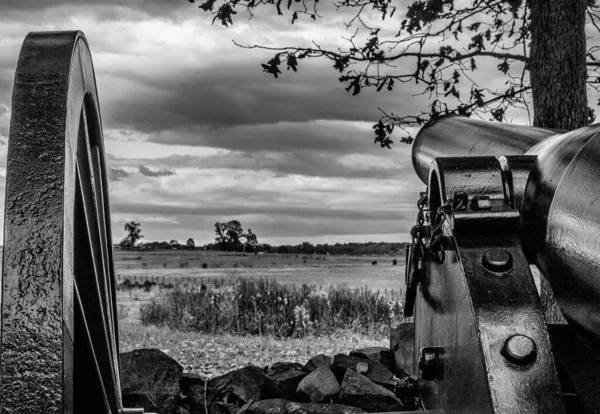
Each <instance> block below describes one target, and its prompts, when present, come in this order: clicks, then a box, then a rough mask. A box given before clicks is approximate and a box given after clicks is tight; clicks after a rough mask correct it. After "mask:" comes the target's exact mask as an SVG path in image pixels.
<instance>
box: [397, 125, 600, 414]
mask: <svg viewBox="0 0 600 414" xmlns="http://www.w3.org/2000/svg"><path fill="white" fill-rule="evenodd" d="M599 133H600V126H599V125H592V126H589V127H585V128H581V129H578V130H575V131H572V132H566V133H564V132H560V131H552V130H546V129H540V128H532V127H524V126H514V125H504V124H497V123H488V122H484V121H479V120H472V119H468V118H465V117H460V116H447V117H443V118H439V119H437V120H434V121H432V122H430V123H429V124H428V125H426V126H425V127H424V128H422V129H421V131H419V134H418V135H417V137H416V140H415V144H414V146H413V165H414V167H415V171H416V173H417V175H418V176H419V177H420V178H421V180H422V181H423V182H424V183H425V184H427V188H426V191H425V192H423V193H421V196H420V199H419V201H418V202H417V206H418V207H417V208H418V213H417V224H416V226H415V227H414V228H413V229H412V230H411V235H412V237H413V243H412V245H411V246H410V248H409V249H408V251H407V268H406V284H407V298H406V307H405V314H406V315H413V313H414V318H415V358H414V360H415V371H416V372H419V375H420V382H419V386H420V391H421V396H422V398H423V402H424V406H425V408H426V409H442V410H443V411H444V412H448V413H450V412H456V413H533V412H535V413H565V412H568V413H594V412H598V411H599V410H600V393H598V391H599V390H600V381H599V380H598V378H597V375H595V374H594V373H595V372H597V371H598V369H599V368H600V366H599V365H598V363H599V362H600V360H599V358H598V352H597V350H598V349H599V348H598V339H599V336H600V325H599V324H598V321H599V320H600V319H598V318H599V317H600V296H599V295H600V204H599V203H597V201H598V200H600V185H598V179H599V178H600V164H599V162H598V160H600V134H599ZM530 265H534V266H536V267H537V268H538V269H539V271H540V272H541V273H542V275H543V276H544V277H545V278H546V279H547V281H548V282H549V285H547V284H546V283H548V282H546V281H545V280H544V279H542V281H541V282H542V283H541V285H542V286H544V285H546V286H551V291H549V293H550V294H549V295H545V294H543V297H544V299H545V301H546V302H547V303H546V305H548V302H550V304H551V303H552V301H554V297H555V298H556V301H557V302H558V305H559V307H560V309H561V311H562V314H563V315H564V319H563V318H562V317H560V315H559V318H549V317H548V316H551V315H548V314H547V313H546V311H545V308H551V306H550V307H549V306H545V307H544V306H542V303H541V301H540V296H539V293H538V290H537V289H536V285H535V283H534V279H533V276H532V271H531V268H530ZM534 269H535V268H534ZM551 292H553V293H554V295H552V294H551ZM553 319H554V320H553ZM548 321H549V322H554V323H547V322H548Z"/></svg>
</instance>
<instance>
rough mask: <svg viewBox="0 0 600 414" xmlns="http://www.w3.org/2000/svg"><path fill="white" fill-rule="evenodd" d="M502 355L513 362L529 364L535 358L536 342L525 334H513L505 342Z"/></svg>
mask: <svg viewBox="0 0 600 414" xmlns="http://www.w3.org/2000/svg"><path fill="white" fill-rule="evenodd" d="M502 355H503V356H504V358H506V359H507V360H508V361H510V362H512V363H513V364H517V365H527V364H529V363H531V362H532V361H533V360H534V359H535V355H536V346H535V342H533V339H531V338H530V337H528V336H525V335H521V334H517V335H513V336H511V337H509V338H508V339H507V340H506V342H504V347H503V348H502Z"/></svg>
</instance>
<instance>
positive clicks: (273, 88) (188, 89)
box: [104, 52, 422, 139]
mask: <svg viewBox="0 0 600 414" xmlns="http://www.w3.org/2000/svg"><path fill="white" fill-rule="evenodd" d="M262 55H264V53H263V54H262ZM244 56H245V57H246V59H245V60H244V61H242V60H241V59H240V61H237V62H227V61H224V62H223V63H222V65H221V66H213V67H209V68H205V69H203V70H202V71H197V70H194V71H191V70H184V69H180V70H178V69H177V66H176V64H175V65H174V66H173V73H172V74H171V75H170V76H162V77H155V78H154V77H150V76H149V75H141V74H140V75H137V74H136V75H133V74H131V73H123V72H121V73H115V74H114V75H113V76H120V77H127V78H128V79H129V80H130V81H132V82H135V83H138V84H141V85H143V86H145V87H144V88H135V89H132V90H128V91H127V92H123V96H121V97H113V98H111V104H110V108H109V109H108V111H104V114H106V118H107V122H110V123H111V126H112V127H115V128H133V129H136V130H138V131H142V132H157V131H168V130H173V129H179V128H194V127H197V126H200V127H205V128H216V129H218V128H225V127H233V126H247V125H257V124H270V123H276V122H299V123H302V122H307V121H311V120H316V119H328V120H350V121H367V122H371V123H374V122H376V121H377V120H378V119H379V117H380V116H381V113H380V112H379V110H378V109H377V108H378V107H382V108H387V109H391V110H393V111H394V112H397V113H405V112H413V109H412V108H414V107H415V104H418V102H419V101H420V99H422V97H419V98H411V99H402V100H399V99H398V96H399V94H403V95H404V94H408V95H411V94H414V93H417V92H420V89H419V88H415V87H414V86H413V85H409V86H404V85H402V86H399V87H398V88H397V89H396V90H395V91H393V92H387V91H382V92H381V93H377V92H376V91H374V90H370V89H367V90H364V91H363V92H361V93H360V94H359V95H357V96H352V95H351V94H349V93H347V92H346V91H345V90H344V87H343V84H340V83H339V82H338V74H337V73H336V72H335V71H334V70H333V69H332V68H331V65H330V63H329V62H324V61H319V62H317V61H312V62H307V63H305V64H304V65H303V66H301V67H300V69H299V71H298V73H293V72H286V73H284V75H283V76H282V77H281V78H280V79H274V78H273V77H272V76H270V75H267V74H265V73H262V72H261V69H260V66H259V64H260V62H261V54H258V53H257V54H249V53H247V52H246V53H244ZM400 88H403V89H400ZM157 89H158V90H160V91H162V92H163V93H157ZM132 100H134V101H135V102H136V105H133V106H132V105H131V101H132ZM281 139H285V137H281Z"/></svg>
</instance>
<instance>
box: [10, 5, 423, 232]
mask: <svg viewBox="0 0 600 414" xmlns="http://www.w3.org/2000/svg"><path fill="white" fill-rule="evenodd" d="M124 4H126V5H124ZM326 11H327V10H325V12H326ZM399 14H400V15H399V16H397V18H396V17H394V20H393V22H391V23H390V24H392V25H393V27H397V25H398V22H399V20H401V18H402V15H401V14H402V13H399ZM346 17H347V16H343V15H339V14H334V13H329V14H327V13H325V14H324V18H323V20H321V24H319V25H318V26H317V25H314V24H311V23H309V21H307V19H304V21H302V20H301V21H300V22H296V23H295V24H294V25H293V26H292V25H290V24H289V18H290V16H289V15H286V16H285V17H277V16H269V15H263V16H260V15H259V16H255V17H254V18H253V19H252V20H249V21H248V20H246V18H245V17H243V18H238V19H237V21H236V23H235V24H234V25H233V27H230V28H225V27H223V26H221V25H218V24H215V25H214V26H211V16H209V15H207V14H205V13H202V12H201V11H200V10H198V8H197V5H193V4H190V3H189V2H188V1H186V0H177V1H176V0H172V1H167V0H147V1H142V0H128V1H125V0H111V1H105V2H96V1H90V0H77V1H75V0H62V1H60V0H51V1H43V2H42V1H36V0H8V1H7V0H1V1H0V141H1V145H0V174H2V176H1V180H2V182H1V188H0V194H1V197H2V200H1V205H0V211H2V212H3V210H4V200H3V197H4V176H5V171H6V148H7V146H6V143H7V139H8V128H9V118H10V97H11V90H12V82H13V76H14V70H15V66H16V61H17V57H18V53H19V49H20V47H21V43H22V41H23V38H24V37H25V35H26V34H27V33H28V32H30V31H41V30H73V29H80V30H82V31H83V32H84V33H85V35H86V37H87V39H88V41H89V44H90V48H91V51H92V57H93V61H94V66H95V70H96V78H97V84H98V89H99V99H100V105H101V112H102V118H103V124H104V125H103V126H104V137H105V143H106V151H107V154H106V157H107V161H108V166H109V168H110V171H109V172H110V183H109V184H110V201H111V214H112V226H113V235H114V237H115V241H118V240H120V239H121V238H122V237H123V236H124V235H125V233H124V231H123V225H124V223H125V222H126V221H130V220H136V221H139V222H141V224H142V229H143V234H144V235H145V240H147V241H149V240H170V239H178V240H180V241H181V242H185V240H187V238H189V237H192V238H194V239H195V240H196V242H197V243H200V244H205V243H209V242H211V241H212V240H213V239H214V230H213V225H214V223H215V222H217V221H227V220H232V219H237V220H239V221H241V223H242V225H243V227H244V228H245V229H246V228H251V229H252V230H253V231H254V232H255V233H257V235H258V237H259V241H262V242H268V243H271V244H282V243H300V242H302V241H304V240H307V241H311V242H313V243H323V242H330V243H331V242H338V241H339V242H347V241H405V240H408V234H407V233H408V231H409V229H410V227H411V225H412V224H413V223H414V215H415V212H416V211H415V202H416V197H417V195H418V192H419V191H420V190H422V187H423V186H422V184H420V182H419V181H418V179H417V178H416V175H415V173H414V171H413V168H412V164H411V160H410V148H409V147H407V146H403V145H396V146H395V148H394V149H393V150H387V149H381V148H380V147H378V146H376V145H374V144H373V132H372V129H371V127H372V125H373V123H374V122H375V121H376V120H377V119H378V118H379V115H380V113H379V112H378V110H377V108H378V107H381V108H383V109H386V110H390V111H394V112H396V113H402V112H403V111H405V112H406V111H409V110H410V109H411V108H415V107H418V105H419V102H418V98H415V97H413V94H414V92H415V91H416V90H415V89H414V88H412V89H411V87H406V88H404V89H402V90H396V91H394V92H392V93H380V94H377V93H375V91H366V92H363V93H361V94H360V95H358V96H357V97H352V96H351V95H349V94H348V93H347V92H346V91H345V90H344V89H343V85H341V84H340V83H338V81H337V77H338V76H339V75H338V74H337V73H336V72H335V71H333V70H332V69H331V63H330V62H328V61H311V62H306V63H305V62H304V61H303V63H302V67H301V70H300V71H299V72H298V73H297V74H294V73H291V72H286V71H285V69H284V73H283V76H281V78H280V79H278V80H276V79H274V78H273V77H272V76H271V75H268V74H265V73H262V72H261V68H260V63H263V62H265V61H266V60H267V59H268V58H269V57H270V56H271V54H270V53H268V52H267V53H265V52H264V51H260V50H247V49H241V48H239V47H236V46H235V45H234V44H233V43H232V39H234V40H236V41H238V42H240V43H245V44H253V43H258V44H262V45H267V46H280V45H298V44H302V45H310V42H311V41H312V40H314V41H316V42H318V43H320V44H322V45H324V46H336V45H338V44H339V45H341V44H342V43H343V44H344V45H346V43H345V41H344V40H343V39H342V38H341V36H348V35H349V32H345V29H344V22H345V21H347V18H346ZM324 21H325V22H326V24H322V22H324ZM396 138H397V137H396Z"/></svg>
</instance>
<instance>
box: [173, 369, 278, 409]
mask: <svg viewBox="0 0 600 414" xmlns="http://www.w3.org/2000/svg"><path fill="white" fill-rule="evenodd" d="M269 381H271V380H270V379H269V378H268V377H267V376H266V375H265V373H264V371H263V370H262V369H260V368H259V367H255V366H248V367H244V368H241V369H237V370H235V371H231V372H228V373H227V374H225V375H221V376H219V377H215V378H212V379H211V380H210V381H208V383H207V384H206V387H205V386H203V385H200V384H194V385H191V386H190V387H189V392H188V395H187V398H186V399H185V401H184V402H183V404H182V405H184V406H185V407H186V408H188V409H189V411H190V412H191V413H192V414H213V413H214V414H220V413H230V412H236V411H237V409H238V408H240V407H241V406H243V405H244V404H246V403H248V402H251V401H259V400H262V399H264V398H265V387H267V383H268V382H269ZM206 408H208V412H206Z"/></svg>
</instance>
